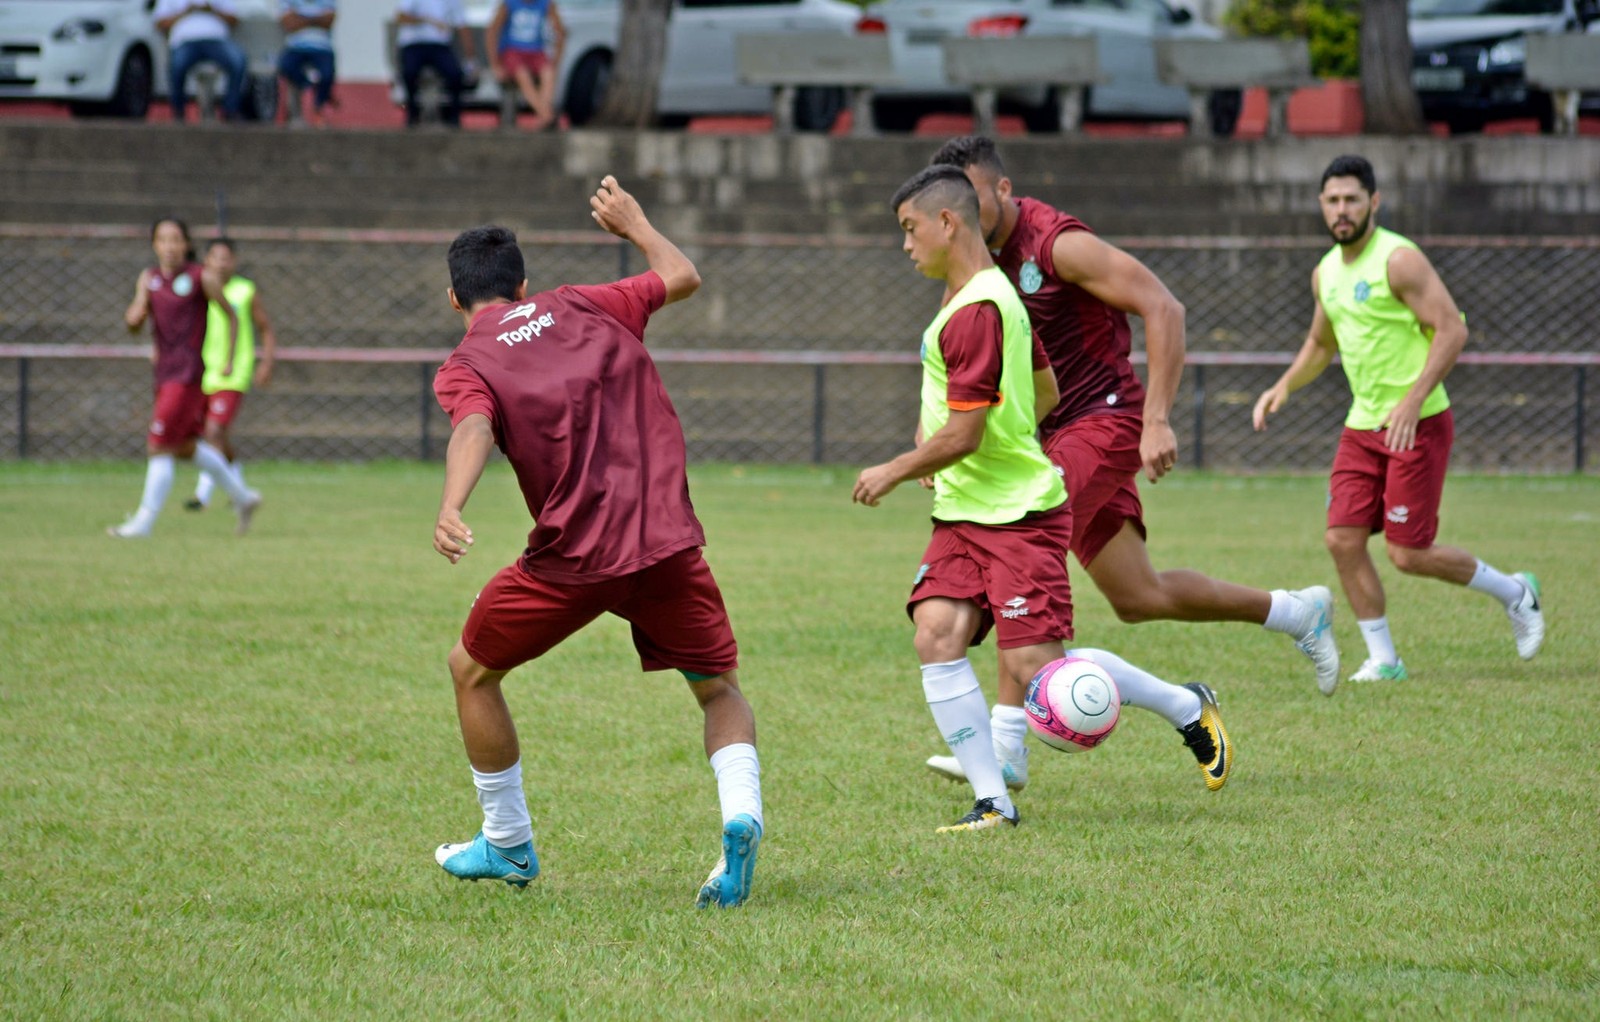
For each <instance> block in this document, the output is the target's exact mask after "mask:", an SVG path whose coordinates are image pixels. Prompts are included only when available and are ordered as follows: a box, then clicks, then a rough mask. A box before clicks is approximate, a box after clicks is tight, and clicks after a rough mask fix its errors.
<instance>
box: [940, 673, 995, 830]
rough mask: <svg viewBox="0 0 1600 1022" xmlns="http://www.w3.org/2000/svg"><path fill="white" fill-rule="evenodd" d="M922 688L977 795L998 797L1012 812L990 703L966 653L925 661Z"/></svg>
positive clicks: (941, 732)
mask: <svg viewBox="0 0 1600 1022" xmlns="http://www.w3.org/2000/svg"><path fill="white" fill-rule="evenodd" d="M922 692H923V694H924V695H925V696H927V699H928V709H929V710H932V711H933V722H934V724H935V725H936V726H937V727H938V728H939V733H940V734H942V735H944V740H945V741H946V742H947V743H948V744H949V746H950V751H951V752H953V753H955V756H956V762H958V763H960V764H961V769H962V771H963V772H964V773H965V774H966V775H967V780H968V782H970V783H971V785H972V793H973V795H974V796H976V797H977V798H980V799H983V798H990V799H994V804H995V806H996V807H997V808H998V809H1000V811H1001V812H1004V813H1008V814H1009V813H1010V811H1011V797H1010V796H1009V795H1007V794H1006V780H1005V777H1004V776H1003V775H1002V774H1001V773H1000V763H999V762H998V761H997V760H996V759H995V758H994V734H993V732H992V731H990V730H989V704H988V703H987V702H985V701H984V698H983V690H982V689H980V688H979V687H978V676H977V675H976V674H974V673H973V671H972V662H971V661H969V660H968V659H967V658H966V657H962V658H961V659H960V660H953V661H951V662H949V663H943V664H923V665H922Z"/></svg>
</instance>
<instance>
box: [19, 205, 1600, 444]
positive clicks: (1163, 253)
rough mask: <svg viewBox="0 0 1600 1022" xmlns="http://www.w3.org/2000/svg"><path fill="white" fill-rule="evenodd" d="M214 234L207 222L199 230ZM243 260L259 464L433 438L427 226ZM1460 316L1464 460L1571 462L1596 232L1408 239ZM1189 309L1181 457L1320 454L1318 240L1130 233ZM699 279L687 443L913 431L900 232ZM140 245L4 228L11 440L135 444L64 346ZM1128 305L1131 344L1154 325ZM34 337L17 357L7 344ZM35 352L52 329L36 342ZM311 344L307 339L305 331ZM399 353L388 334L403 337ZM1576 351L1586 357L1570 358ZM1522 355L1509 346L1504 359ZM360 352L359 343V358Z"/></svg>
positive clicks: (134, 384)
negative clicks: (267, 339) (1287, 388)
mask: <svg viewBox="0 0 1600 1022" xmlns="http://www.w3.org/2000/svg"><path fill="white" fill-rule="evenodd" d="M204 234H205V232H197V235H196V236H197V240H199V239H200V238H201V237H203V236H204ZM235 237H236V238H237V241H238V254H239V259H240V269H241V272H242V273H244V274H245V275H247V276H249V277H251V278H252V279H254V280H256V281H257V283H258V284H259V285H260V288H261V301H262V303H263V306H264V307H265V309H266V310H267V311H268V313H269V314H270V316H271V318H272V321H273V323H274V325H275V327H276V332H277V336H278V343H279V345H280V346H281V347H286V348H287V352H286V353H287V354H288V355H289V356H290V357H288V358H285V359H283V360H280V362H279V364H278V366H277V369H276V371H275V373H274V375H273V380H272V384H271V386H270V387H269V388H267V389H266V390H264V391H262V392H260V393H257V394H252V395H251V396H250V398H249V399H248V400H247V401H246V403H245V406H244V410H243V412H242V413H241V415H240V418H239V420H238V422H237V424H236V426H235V436H236V439H237V441H238V442H239V444H240V447H241V449H242V450H244V451H245V452H246V453H247V454H248V456H250V457H252V458H305V459H363V458H372V457H437V456H439V455H440V454H442V452H443V447H444V439H445V437H446V436H447V435H448V431H449V424H448V422H447V421H445V419H444V417H443V415H442V414H441V413H440V412H439V410H438V409H437V407H436V406H435V405H434V404H433V401H432V395H431V391H430V388H429V383H430V380H431V377H432V371H433V369H434V368H435V367H436V366H437V364H438V361H439V359H440V358H442V357H443V354H444V352H445V351H447V350H448V348H449V347H450V346H451V345H452V344H453V343H454V342H455V341H456V340H457V339H458V338H459V337H460V334H461V320H460V317H459V316H457V315H456V314H455V313H453V312H452V311H451V310H450V308H449V305H448V304H447V302H446V299H445V287H446V284H447V275H446V271H445V264H444V252H445V249H446V247H447V246H448V243H449V241H450V237H451V236H450V235H449V234H444V233H438V232H378V231H292V230H266V229H259V230H248V231H246V230H241V231H237V232H235ZM1420 240H1421V242H1422V244H1423V247H1424V250H1425V251H1426V252H1427V253H1428V255H1429V257H1430V258H1431V259H1432V260H1433V262H1434V263H1435V265H1436V266H1437V267H1438V268H1439V271H1440V273H1441V275H1442V276H1443V277H1444V279H1445V282H1446V283H1447V284H1448V285H1449V286H1450V288H1451V290H1452V292H1453V293H1454V295H1455V296H1456V299H1457V301H1458V303H1459V304H1460V305H1461V306H1462V308H1463V309H1464V310H1465V311H1466V313H1467V316H1468V326H1469V329H1470V332H1471V340H1470V342H1469V346H1468V352H1469V354H1472V355H1483V354H1485V353H1487V354H1497V355H1500V356H1505V357H1506V358H1507V360H1508V361H1507V362H1504V363H1496V364H1481V363H1471V362H1467V363H1464V364H1462V365H1460V366H1458V367H1457V368H1456V370H1455V371H1454V372H1453V373H1452V374H1451V376H1450V378H1449V381H1448V384H1447V386H1448V388H1449V390H1450V392H1451V396H1452V399H1453V402H1454V405H1455V408H1456V417H1457V441H1456V450H1455V458H1454V463H1455V464H1456V465H1457V466H1458V467H1461V468H1472V469H1483V470H1491V471H1553V472H1565V471H1572V470H1573V469H1574V468H1575V467H1577V466H1579V465H1581V464H1582V463H1583V462H1584V461H1585V460H1592V459H1587V458H1586V452H1587V450H1589V449H1591V448H1592V446H1593V444H1594V443H1595V441H1596V440H1597V439H1600V437H1596V435H1595V433H1596V429H1595V427H1594V426H1593V425H1592V422H1591V420H1592V419H1593V416H1588V415H1586V409H1585V392H1586V389H1587V372H1588V370H1587V368H1586V367H1585V362H1586V361H1587V362H1589V363H1590V364H1593V360H1592V356H1593V354H1594V353H1595V352H1596V350H1597V347H1600V346H1597V344H1596V338H1597V337H1600V298H1597V297H1596V295H1595V282H1596V281H1600V239H1566V238H1558V239H1508V238H1479V239H1462V238H1433V239H1420ZM522 243H523V248H524V251H525V252H526V253H527V256H528V262H529V267H528V272H529V277H530V287H532V288H533V289H535V290H538V289H544V288H548V287H552V286H555V285H557V284H561V283H583V282H599V281H606V280H612V279H615V278H616V277H618V276H619V275H622V274H625V273H629V272H638V271H640V270H642V269H643V267H644V264H643V261H642V259H641V258H640V257H639V256H638V254H637V253H636V252H633V251H632V250H631V249H630V248H629V247H628V246H626V245H623V244H621V243H619V242H617V241H615V239H611V238H609V237H607V236H605V235H603V234H600V233H599V232H595V233H594V234H593V235H589V234H525V235H524V236H523V237H522ZM1123 244H1124V247H1126V248H1127V249H1128V251H1130V252H1132V253H1133V254H1134V255H1135V256H1137V257H1138V258H1140V259H1141V260H1143V261H1144V262H1145V263H1146V264H1147V265H1149V266H1150V268H1151V269H1152V270H1154V271H1155V272H1156V274H1157V275H1158V276H1160V277H1161V278H1162V280H1163V281H1165V282H1166V284H1167V285H1168V287H1169V288H1171V289H1172V291H1173V292H1174V293H1175V294H1176V295H1177V296H1178V297H1179V299H1180V300H1182V301H1183V302H1184V303H1185V305H1186V306H1187V308H1188V328H1189V331H1188V336H1189V349H1190V352H1191V355H1192V356H1193V359H1194V360H1195V363H1196V364H1194V365H1191V366H1190V367H1189V369H1188V370H1187V371H1186V373H1185V378H1184V383H1183V387H1182V390H1181V391H1180V393H1179V396H1178V401H1177V403H1176V405H1175V407H1174V411H1173V417H1174V425H1175V426H1176V427H1177V429H1178V432H1179V437H1180V442H1181V443H1182V445H1183V451H1184V460H1185V462H1186V463H1187V464H1189V465H1196V464H1203V465H1205V466H1206V467H1213V468H1223V469H1239V470H1266V469H1322V468H1325V467H1326V466H1327V463H1328V461H1329V459H1330V457H1331V454H1332V447H1333V443H1334V440H1335V437H1336V435H1337V428H1338V424H1339V422H1340V421H1341V418H1342V415H1343V410H1344V407H1345V405H1346V404H1347V401H1348V396H1347V393H1346V391H1345V389H1344V384H1343V380H1342V378H1341V376H1340V374H1339V373H1338V371H1337V369H1333V370H1330V371H1329V372H1328V373H1326V374H1325V375H1324V378H1323V379H1322V380H1319V381H1318V382H1317V383H1316V384H1314V385H1313V386H1312V387H1310V388H1307V389H1306V390H1305V391H1303V392H1302V393H1300V394H1297V395H1295V398H1294V400H1293V402H1292V403H1291V404H1290V406H1289V407H1288V408H1287V409H1286V410H1285V411H1284V412H1283V414H1281V415H1280V416H1278V417H1276V418H1275V419H1274V421H1273V424H1272V428H1271V429H1270V430H1269V431H1268V432H1266V433H1265V434H1256V433H1254V432H1253V431H1252V430H1251V428H1250V423H1249V411H1250V407H1251V405H1252V404H1253V402H1254V400H1255V397H1256V395H1257V394H1258V393H1259V392H1260V391H1261V390H1262V389H1263V388H1265V387H1266V386H1268V385H1269V384H1270V383H1271V382H1272V381H1273V380H1274V379H1275V378H1276V377H1277V375H1278V374H1279V373H1280V372H1281V371H1282V366H1283V364H1284V363H1285V362H1286V361H1287V355H1288V354H1289V353H1291V352H1293V351H1294V350H1295V349H1296V348H1298V346H1299V344H1300V342H1301V340H1302V339H1303V338H1304V336H1305V331H1306V327H1307V325H1308V323H1309V320H1310V314H1311V307H1312V306H1311V299H1310V294H1309V290H1310V273H1311V269H1312V267H1313V266H1314V265H1315V263H1316V260H1317V258H1318V257H1319V255H1320V253H1321V252H1322V251H1323V250H1324V249H1325V247H1326V243H1325V242H1323V241H1320V240H1318V239H1314V238H1307V239H1272V238H1269V239H1240V238H1219V239H1125V240H1123ZM683 247H684V249H685V251H686V252H688V254H689V255H690V256H691V257H692V258H693V259H694V260H695V262H696V264H697V266H698V267H699V270H700V272H701V275H702V277H703V279H704V282H705V283H704V286H703V287H702V289H701V291H700V293H699V294H697V295H696V296H695V297H694V298H693V299H691V300H690V301H687V302H683V303H680V304H677V305H673V306H670V307H668V308H667V309H664V310H662V311H661V312H660V313H658V314H657V315H656V317H655V318H654V319H653V320H652V323H651V327H650V333H649V342H650V344H651V345H652V347H653V348H654V349H655V350H656V351H657V352H658V353H659V354H658V358H659V359H660V361H661V368H662V374H663V376H664V378H665V380H666V383H667V387H668V389H669V392H670V393H671V394H672V396H673V400H674V402H675V403H676V405H677V407H678V410H679V414H680V416H681V417H682V419H683V423H684V428H685V431H686V433H687V435H688V439H689V449H690V454H691V456H692V457H694V458H697V459H709V460H741V461H826V462H860V461H866V460H873V459H878V458H881V457H885V456H887V455H890V454H893V453H895V452H896V451H898V450H900V449H902V448H903V447H904V446H905V445H906V444H907V443H908V442H909V440H910V435H911V430H912V428H913V426H914V419H915V412H916V406H917V393H916V391H917V379H918V371H917V368H916V364H915V353H916V350H917V346H918V343H919V340H920V336H921V332H922V329H923V327H924V326H925V325H926V323H927V322H928V320H929V319H930V318H931V317H932V315H933V314H934V312H935V309H936V305H937V302H938V297H939V294H940V289H941V285H939V284H937V283H935V282H932V281H928V280H924V279H922V278H921V277H919V276H918V275H917V274H916V272H915V270H914V269H913V268H912V267H911V265H910V264H909V262H908V260H907V259H906V256H905V255H904V254H903V253H902V252H901V251H900V250H899V249H898V247H897V238H895V237H892V236H890V237H886V238H882V239H860V238H796V237H789V236H784V237H750V236H739V237H727V238H698V239H689V240H687V241H686V242H684V243H683ZM149 261H150V257H149V246H148V241H147V236H146V235H145V232H144V230H143V229H142V228H76V227H73V228H69V227H62V228H55V229H52V228H48V227H21V226H13V227H6V228H0V273H3V274H4V279H5V280H6V283H7V285H8V286H7V287H6V289H5V291H4V293H3V294H0V353H3V352H7V351H11V352H13V353H12V354H11V355H10V356H9V357H4V356H3V355H0V457H18V456H21V457H27V458H39V459H69V458H102V457H137V456H138V455H139V454H140V453H141V452H142V450H143V433H144V425H145V421H146V418H147V416H148V413H149V400H150V390H149V370H148V366H147V365H145V364H144V363H143V362H142V361H140V360H138V359H130V358H88V359H85V358H73V359H67V358H52V357H48V356H49V355H50V353H51V352H52V351H54V350H58V349H59V350H60V351H62V352H63V353H65V352H66V351H67V350H68V349H70V348H72V346H74V345H97V346H104V345H120V346H127V345H130V344H134V345H137V344H139V343H141V342H140V341H139V340H138V339H133V338H129V337H128V336H127V334H126V333H125V332H124V331H123V330H122V327H121V321H122V311H123V309H124V308H125V307H126V304H127V302H128V301H129V299H130V298H131V297H132V294H133V284H134V280H135V278H136V276H137V273H138V271H139V269H140V268H141V267H143V266H144V265H146V264H147V263H148V262H149ZM1138 330H1139V324H1138V322H1137V320H1136V321H1135V334H1136V337H1135V346H1136V349H1137V348H1138V347H1139V346H1140V345H1141V344H1142V338H1140V337H1139V335H1138ZM19 345H27V346H28V348H27V349H26V351H27V352H28V355H29V357H27V358H22V357H18V356H17V355H16V354H15V351H18V350H22V349H18V348H17V347H16V346H19ZM39 346H46V347H45V348H41V347H39ZM308 349H310V350H308ZM397 349H398V350H397ZM1567 354H1576V355H1577V356H1579V357H1576V358H1566V357H1564V356H1565V355H1567ZM1512 356H1515V357H1512ZM350 359H364V360H360V361H351V360H350Z"/></svg>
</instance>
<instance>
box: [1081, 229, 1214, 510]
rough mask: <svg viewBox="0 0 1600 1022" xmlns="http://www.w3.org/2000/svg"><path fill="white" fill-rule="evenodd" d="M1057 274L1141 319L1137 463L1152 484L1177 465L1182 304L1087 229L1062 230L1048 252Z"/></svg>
mask: <svg viewBox="0 0 1600 1022" xmlns="http://www.w3.org/2000/svg"><path fill="white" fill-rule="evenodd" d="M1050 258H1051V260H1052V261H1053V262H1054V263H1055V269H1056V275H1057V276H1059V277H1060V278H1061V279H1062V280H1067V281H1071V282H1072V283H1074V284H1076V285H1078V286H1079V287H1081V288H1083V289H1084V290H1085V291H1087V292H1089V293H1090V294H1091V295H1093V296H1094V297H1096V298H1098V299H1100V300H1101V301H1102V302H1105V303H1106V304H1107V305H1109V306H1111V307H1112V308H1114V309H1120V310H1121V311H1123V312H1127V313H1131V314H1133V315H1135V316H1138V317H1139V318H1140V319H1142V320H1144V347H1145V355H1146V358H1147V362H1146V366H1145V376H1146V381H1145V399H1144V431H1143V434H1142V435H1141V437H1140V439H1139V459H1140V461H1141V462H1143V464H1144V471H1145V476H1146V477H1147V478H1148V479H1149V480H1150V481H1151V482H1155V481H1156V480H1157V479H1160V478H1161V477H1162V476H1163V475H1166V473H1167V472H1168V471H1169V470H1170V469H1171V468H1172V466H1173V465H1175V464H1177V460H1178V437H1177V434H1176V433H1174V432H1173V430H1172V425H1171V422H1170V421H1169V416H1170V414H1171V412H1172V402H1173V401H1174V400H1175V399H1176V398H1177V396H1178V383H1179V381H1180V380H1182V378H1183V356H1184V350H1185V342H1184V316H1185V310H1184V308H1183V303H1182V302H1180V301H1178V299H1177V298H1175V297H1174V296H1173V294H1172V292H1171V291H1169V290H1167V286H1166V285H1165V284H1163V283H1161V279H1160V278H1159V277H1157V276H1156V275H1155V274H1154V273H1152V272H1151V271H1150V268H1149V267H1148V266H1146V265H1145V264H1144V263H1141V262H1140V261H1139V260H1137V259H1135V258H1134V257H1133V256H1131V255H1129V254H1128V253H1126V252H1124V251H1122V249H1120V248H1117V247H1116V246H1115V245H1111V244H1107V243H1106V242H1104V241H1102V240H1101V239H1100V238H1098V237H1096V236H1095V235H1093V234H1090V233H1088V232H1087V231H1063V232H1062V233H1061V234H1060V235H1058V236H1057V237H1056V240H1055V243H1054V244H1053V245H1052V246H1051V248H1050Z"/></svg>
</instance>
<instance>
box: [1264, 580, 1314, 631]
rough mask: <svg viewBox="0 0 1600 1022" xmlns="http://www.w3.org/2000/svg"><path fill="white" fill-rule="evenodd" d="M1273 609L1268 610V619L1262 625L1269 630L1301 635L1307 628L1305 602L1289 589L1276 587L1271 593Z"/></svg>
mask: <svg viewBox="0 0 1600 1022" xmlns="http://www.w3.org/2000/svg"><path fill="white" fill-rule="evenodd" d="M1271 596H1272V609H1271V610H1269V611H1267V620H1266V621H1265V622H1263V623H1262V625H1261V627H1262V628H1265V629H1266V630H1267V631H1269V632H1282V633H1283V634H1285V635H1299V634H1300V633H1301V632H1304V631H1305V630H1306V610H1307V607H1306V605H1305V603H1304V602H1303V601H1302V600H1301V599H1300V598H1299V597H1297V596H1294V595H1291V594H1290V592H1289V591H1288V590H1287V589H1274V590H1273V591H1272V593H1271Z"/></svg>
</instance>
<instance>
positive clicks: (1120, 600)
mask: <svg viewBox="0 0 1600 1022" xmlns="http://www.w3.org/2000/svg"><path fill="white" fill-rule="evenodd" d="M1084 569H1085V570H1086V571H1088V572H1089V577H1090V578H1091V579H1093V580H1094V584H1095V587H1096V588H1098V589H1099V590H1100V592H1101V593H1102V594H1104V595H1105V598H1106V600H1107V602H1109V603H1110V604H1111V609H1112V610H1114V611H1115V612H1116V614H1117V617H1118V618H1119V619H1121V620H1123V621H1126V622H1128V623H1130V624H1137V623H1139V622H1143V621H1243V622H1249V623H1252V624H1258V625H1262V626H1263V627H1266V628H1269V629H1271V630H1273V631H1277V632H1282V633H1284V634H1285V635H1288V636H1290V637H1291V638H1293V639H1294V640H1295V645H1296V646H1297V647H1299V649H1300V651H1301V652H1302V653H1304V654H1305V655H1306V656H1307V657H1308V658H1309V659H1310V660H1311V662H1312V664H1313V666H1314V667H1315V668H1316V674H1317V687H1318V688H1319V689H1321V690H1322V692H1323V694H1325V695H1332V694H1333V690H1334V688H1335V687H1337V686H1338V684H1339V647H1338V645H1337V643H1335V642H1334V638H1333V596H1332V594H1331V593H1329V592H1328V590H1327V589H1326V587H1323V586H1310V587H1308V588H1306V589H1299V590H1294V591H1292V592H1291V591H1288V590H1278V591H1277V592H1275V593H1274V592H1269V591H1267V590H1265V589H1255V588H1252V587H1250V586H1242V585H1238V584H1237V583H1234V582H1225V581H1222V580H1221V579H1215V578H1212V577H1210V576H1209V575H1204V574H1201V573H1200V572H1198V571H1191V570H1188V569H1182V568H1180V569H1174V570H1171V571H1157V570H1156V569H1155V567H1154V566H1153V565H1151V563H1150V552H1149V548H1148V547H1147V546H1146V545H1145V541H1144V537H1143V536H1141V535H1140V534H1139V530H1138V529H1137V528H1136V527H1135V526H1134V524H1133V523H1132V522H1131V521H1124V522H1123V523H1122V528H1121V529H1119V530H1118V531H1117V534H1116V535H1115V536H1113V537H1111V540H1110V542H1108V543H1107V544H1106V545H1105V546H1104V547H1103V548H1101V550H1100V552H1099V553H1098V554H1096V555H1095V556H1094V558H1093V559H1092V560H1090V561H1089V563H1088V564H1086V565H1084Z"/></svg>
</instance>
